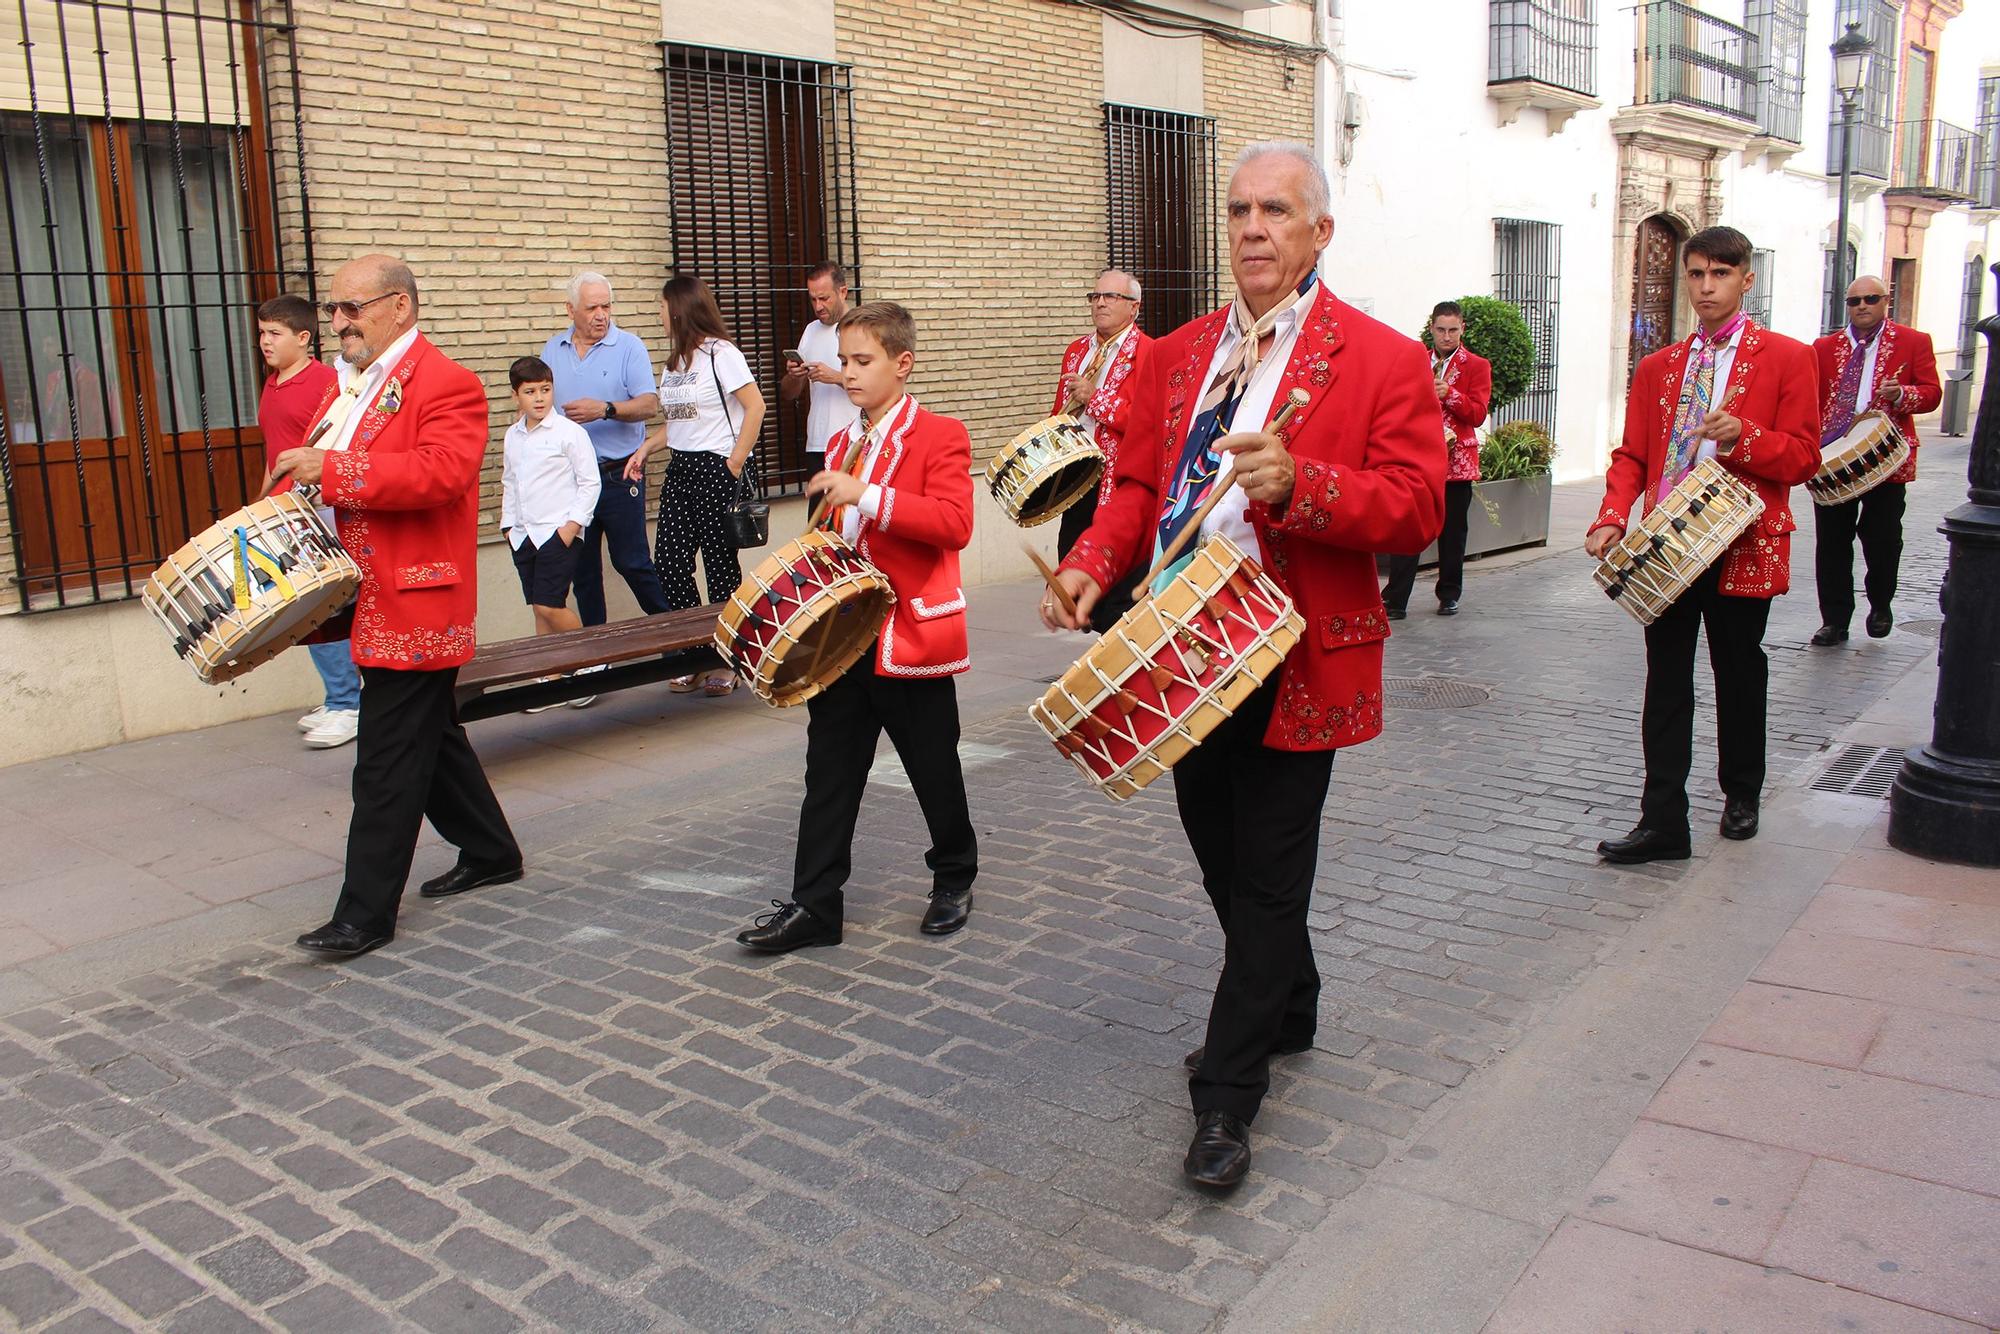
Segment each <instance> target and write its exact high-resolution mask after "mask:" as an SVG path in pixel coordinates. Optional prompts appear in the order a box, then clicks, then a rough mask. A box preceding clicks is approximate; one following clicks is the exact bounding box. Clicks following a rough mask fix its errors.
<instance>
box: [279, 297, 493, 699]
mask: <svg viewBox="0 0 2000 1334" xmlns="http://www.w3.org/2000/svg"><path fill="white" fill-rule="evenodd" d="M335 394H336V391H334V390H331V389H330V390H328V392H327V396H326V400H325V402H322V403H321V404H320V407H319V411H318V412H315V413H314V414H313V421H314V422H317V421H318V420H319V418H320V417H321V416H322V415H324V414H325V412H326V408H327V404H329V403H331V402H333V400H334V397H335ZM486 439H487V427H486V390H485V388H484V387H483V386H482V385H481V384H480V383H479V377H478V376H476V375H474V374H473V373H472V372H471V371H469V370H466V369H465V368H464V367H463V366H460V365H459V364H458V363H456V362H454V361H452V360H451V359H450V358H449V357H447V356H445V354H444V353H442V352H440V351H438V350H437V348H436V347H434V346H432V345H431V342H430V340H429V339H427V338H425V337H424V336H423V335H421V334H419V335H418V336H417V339H416V341H415V342H414V343H412V344H410V349H409V351H408V352H407V353H405V354H404V356H403V359H402V361H401V363H400V364H398V365H397V366H396V367H395V368H394V369H393V370H392V371H390V373H389V378H388V380H387V381H386V382H384V384H383V387H382V392H381V393H379V394H377V395H376V397H375V401H374V403H373V404H371V405H370V406H369V407H368V409H367V411H365V412H363V413H362V417H361V421H360V423H359V425H357V426H356V427H355V431H354V441H353V443H352V444H351V445H349V446H348V448H347V449H346V450H344V451H341V452H337V453H329V454H327V456H326V461H325V467H324V469H323V471H322V474H321V479H320V497H321V499H322V500H324V501H325V503H326V504H328V505H331V506H332V507H333V511H334V518H335V519H336V521H337V522H338V526H339V528H340V544H341V545H342V546H344V547H346V548H347V554H348V555H350V556H352V557H354V559H355V561H356V562H357V563H358V564H359V565H360V566H361V592H360V593H359V594H358V595H357V596H356V597H355V600H354V625H353V628H352V630H351V631H350V637H351V638H352V639H353V641H354V660H355V661H356V662H357V663H359V664H360V665H362V666H363V667H396V668H401V669H403V670H406V671H437V670H441V669H443V668H446V667H457V666H461V665H462V664H463V663H464V662H465V661H466V659H468V658H470V657H471V656H472V649H473V621H474V619H475V617H476V615H477V612H478V610H479V590H478V578H477V569H478V563H477V556H476V554H475V550H476V545H477V541H478V536H479V466H480V464H481V462H482V461H483V460H484V459H485V457H486Z"/></svg>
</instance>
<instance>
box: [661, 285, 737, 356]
mask: <svg viewBox="0 0 2000 1334" xmlns="http://www.w3.org/2000/svg"><path fill="white" fill-rule="evenodd" d="M660 300H662V301H664V302H666V303H667V322H668V323H669V324H671V325H672V326H673V333H672V338H673V340H674V345H673V347H672V348H671V349H670V350H669V351H668V353H667V368H668V369H669V370H676V371H684V370H686V369H687V368H688V367H689V366H690V365H692V364H693V363H694V354H695V349H696V348H698V347H700V346H701V345H702V343H704V342H705V341H707V340H708V339H710V338H720V339H722V340H723V341H724V342H727V341H728V340H729V329H728V327H727V326H726V325H724V324H723V322H722V311H721V309H720V308H719V307H717V306H716V304H715V293H713V292H711V291H709V290H708V284H707V283H705V282H703V281H702V280H701V279H699V278H697V277H695V276H694V275H693V274H691V273H677V274H675V275H674V276H673V277H671V278H669V279H667V281H666V285H665V286H663V287H661V288H660Z"/></svg>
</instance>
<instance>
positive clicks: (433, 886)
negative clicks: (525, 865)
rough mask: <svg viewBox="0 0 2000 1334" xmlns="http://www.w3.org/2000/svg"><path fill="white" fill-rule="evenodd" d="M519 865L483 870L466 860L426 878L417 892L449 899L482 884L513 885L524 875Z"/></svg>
mask: <svg viewBox="0 0 2000 1334" xmlns="http://www.w3.org/2000/svg"><path fill="white" fill-rule="evenodd" d="M522 874H523V873H522V870H521V868H520V867H518V866H502V867H500V868H498V869H496V870H481V869H480V868H479V867H477V866H472V865H470V864H468V863H466V862H460V863H459V864H458V865H456V866H454V867H452V868H451V869H450V870H449V871H446V872H445V873H444V874H443V875H441V876H438V877H437V878H436V879H434V880H426V881H424V883H423V885H422V886H421V887H419V888H418V890H417V893H418V894H420V895H422V896H423V897H424V898H427V899H448V898H450V897H451V896H452V895H454V894H463V893H464V892H465V891H466V890H468V889H478V888H479V887H480V886H481V885H511V884H513V883H514V882H515V881H516V880H519V879H520V878H521V876H522Z"/></svg>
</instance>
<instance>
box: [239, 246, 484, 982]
mask: <svg viewBox="0 0 2000 1334" xmlns="http://www.w3.org/2000/svg"><path fill="white" fill-rule="evenodd" d="M329 295H330V297H331V298H332V299H331V300H330V301H329V302H328V303H327V304H326V305H325V306H324V307H323V308H322V309H323V310H324V311H325V312H326V315H327V318H328V319H329V320H330V321H331V322H332V327H333V332H334V335H335V336H336V337H337V338H339V340H340V355H341V357H342V359H343V360H344V361H345V362H346V363H347V371H346V374H345V376H344V381H345V382H344V384H343V385H342V386H341V387H340V389H339V391H338V392H335V391H334V390H333V389H332V388H329V389H328V391H327V396H326V401H325V402H324V403H323V404H321V406H320V410H319V412H318V413H317V414H316V415H315V419H314V424H313V426H312V427H311V428H310V429H309V430H308V432H307V435H306V439H307V440H308V442H309V444H308V445H307V446H306V447H303V448H299V449H291V450H286V451H285V452H284V453H283V454H280V455H279V456H278V458H277V460H276V461H275V462H274V463H273V465H272V472H273V473H274V474H275V475H276V476H278V477H281V478H286V479H289V481H290V482H291V483H293V484H295V485H299V486H317V487H319V489H320V498H321V500H322V501H323V502H324V503H326V504H328V505H331V506H332V507H333V512H334V516H335V518H336V520H337V521H338V524H339V528H340V543H341V545H342V546H344V547H345V548H347V552H348V554H349V555H350V556H352V557H354V559H355V560H356V562H358V563H359V564H360V566H361V591H360V593H359V594H358V595H357V596H356V598H355V601H354V614H353V630H352V635H351V638H352V640H353V644H354V660H355V662H356V663H357V664H358V665H359V666H360V668H361V739H360V742H359V743H358V745H357V747H356V754H355V757H354V816H353V820H352V823H350V824H349V826H348V830H347V878H346V880H345V881H344V882H343V883H342V885H341V889H340V900H339V902H338V903H337V904H336V905H335V906H334V910H333V920H332V921H330V922H328V923H326V925H324V926H322V927H320V928H318V929H317V930H314V931H308V932H306V933H305V934H304V935H302V936H300V937H299V940H298V943H299V945H300V946H301V947H302V948H304V949H307V950H312V951H314V952H316V953H319V954H325V955H331V956H335V957H352V956H354V955H357V954H366V953H367V952H368V951H369V950H372V949H376V948H378V947H380V946H382V945H386V944H388V943H389V941H390V940H392V939H394V938H395V934H396V906H397V904H398V903H399V902H400V901H401V899H402V896H403V884H404V882H405V881H406V880H407V879H408V878H409V874H410V860H411V858H412V857H413V856H414V855H415V852H416V847H417V834H418V832H419V831H420V830H421V828H422V827H423V822H424V819H425V817H429V819H430V822H431V825H432V827H433V828H435V829H436V830H437V831H438V833H439V834H441V835H442V836H443V837H444V839H445V841H446V842H449V843H451V844H453V845H455V846H456V847H457V848H458V850H459V857H458V864H457V865H456V866H454V867H452V869H451V870H449V871H447V872H445V874H443V875H441V876H438V877H437V878H436V879H434V880H430V881H427V882H425V884H424V886H423V889H422V893H423V896H424V897H425V898H443V897H445V896H447V895H451V894H459V893H463V892H464V891H466V890H468V889H475V888H477V887H478V886H480V885H491V884H500V883H502V882H504V881H509V880H518V879H520V878H521V848H520V845H519V844H517V843H516V842H515V841H514V834H513V831H512V830H510V829H509V828H508V827H507V817H506V815H505V814H503V813H502V812H501V810H500V803H499V801H497V800H496V799H495V798H494V796H493V788H492V786H491V785H490V784H488V783H487V781H486V772H485V770H484V769H482V768H481V767H480V764H479V757H478V756H477V755H475V754H474V753H473V750H472V744H471V743H470V742H469V741H467V740H466V737H465V729H464V728H463V727H460V726H459V723H458V711H457V708H456V706H455V705H454V702H453V697H452V686H453V683H454V682H455V681H456V680H457V679H458V669H459V667H460V666H462V665H463V664H464V663H465V661H466V660H467V659H468V658H470V657H471V656H472V648H473V631H472V627H473V619H474V616H475V614H476V612H477V610H478V588H477V582H476V576H477V565H476V561H477V555H476V552H475V546H476V542H477V539H478V530H479V465H480V462H481V460H482V459H484V458H485V455H486V437H487V430H486V390H485V389H484V388H483V387H482V386H481V385H480V383H479V378H478V377H477V376H475V375H474V374H473V373H472V372H471V371H468V370H466V369H465V368H464V367H462V366H459V365H457V364H455V363H454V362H452V361H450V360H449V359H447V358H446V357H445V355H444V354H443V353H442V352H440V351H438V350H437V349H436V348H435V347H433V346H431V344H430V342H429V340H427V339H426V338H425V337H424V336H423V334H422V333H420V332H419V331H418V329H417V282H416V278H415V277H414V275H412V274H411V272H410V270H409V268H408V266H406V265H405V264H403V262H402V261H400V260H398V259H394V258H392V257H390V256H388V255H364V256H362V257H361V258H360V259H357V260H355V261H353V262H352V263H350V264H347V265H345V266H343V267H342V268H341V269H340V271H339V272H337V273H335V274H334V275H333V282H332V284H331V285H330V287H329Z"/></svg>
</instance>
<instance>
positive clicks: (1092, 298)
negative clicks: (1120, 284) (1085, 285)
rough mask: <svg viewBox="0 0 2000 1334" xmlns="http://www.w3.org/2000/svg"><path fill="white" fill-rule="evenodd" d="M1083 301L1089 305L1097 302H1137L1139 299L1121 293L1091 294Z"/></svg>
mask: <svg viewBox="0 0 2000 1334" xmlns="http://www.w3.org/2000/svg"><path fill="white" fill-rule="evenodd" d="M1083 299H1084V301H1085V302H1086V303H1090V302H1097V301H1137V300H1138V299H1139V298H1138V297H1136V296H1127V295H1125V293H1123V292H1091V293H1089V294H1087V295H1086V296H1085V297H1084V298H1083Z"/></svg>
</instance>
